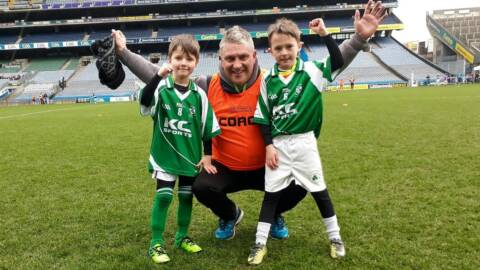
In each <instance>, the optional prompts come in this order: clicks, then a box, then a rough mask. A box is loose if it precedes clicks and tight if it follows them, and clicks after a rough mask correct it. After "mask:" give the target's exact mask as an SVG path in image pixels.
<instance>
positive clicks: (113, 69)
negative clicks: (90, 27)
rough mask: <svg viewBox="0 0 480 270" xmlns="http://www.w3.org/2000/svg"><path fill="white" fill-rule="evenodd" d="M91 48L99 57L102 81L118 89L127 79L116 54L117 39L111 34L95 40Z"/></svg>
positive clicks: (99, 72)
mask: <svg viewBox="0 0 480 270" xmlns="http://www.w3.org/2000/svg"><path fill="white" fill-rule="evenodd" d="M90 50H91V51H92V53H93V54H94V55H95V56H96V57H97V62H96V66H97V69H98V78H99V79H100V82H101V83H102V84H104V85H106V86H108V87H109V88H110V89H117V88H118V87H119V86H120V85H121V84H122V82H123V80H125V71H124V70H123V67H122V63H120V60H119V59H118V57H117V56H116V55H115V40H113V38H112V37H111V36H108V37H105V38H104V39H102V40H95V42H94V43H93V44H92V45H91V46H90Z"/></svg>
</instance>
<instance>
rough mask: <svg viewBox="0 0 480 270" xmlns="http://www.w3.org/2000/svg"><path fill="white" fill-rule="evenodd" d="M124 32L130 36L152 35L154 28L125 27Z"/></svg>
mask: <svg viewBox="0 0 480 270" xmlns="http://www.w3.org/2000/svg"><path fill="white" fill-rule="evenodd" d="M123 33H124V34H125V36H126V37H129V38H141V37H152V29H145V28H136V29H125V30H124V31H123Z"/></svg>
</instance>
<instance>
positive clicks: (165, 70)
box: [157, 63, 173, 78]
mask: <svg viewBox="0 0 480 270" xmlns="http://www.w3.org/2000/svg"><path fill="white" fill-rule="evenodd" d="M172 71H173V67H172V65H171V64H169V63H164V64H163V65H162V66H161V67H160V69H159V70H158V73H157V74H158V76H160V77H162V78H165V77H167V75H168V74H170V73H172Z"/></svg>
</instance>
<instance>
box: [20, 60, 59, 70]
mask: <svg viewBox="0 0 480 270" xmlns="http://www.w3.org/2000/svg"><path fill="white" fill-rule="evenodd" d="M67 60H68V59H67V58H63V57H60V58H57V57H53V58H47V59H35V60H32V61H31V62H30V65H29V66H28V67H27V69H26V70H25V71H58V70H60V69H61V68H62V66H63V65H64V64H65V63H66V61H67Z"/></svg>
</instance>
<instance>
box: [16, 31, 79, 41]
mask: <svg viewBox="0 0 480 270" xmlns="http://www.w3.org/2000/svg"><path fill="white" fill-rule="evenodd" d="M83 36H84V33H83V32H73V33H39V34H33V33H30V34H27V35H26V36H24V37H23V38H22V41H21V42H22V43H34V42H52V41H72V40H82V39H83Z"/></svg>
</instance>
